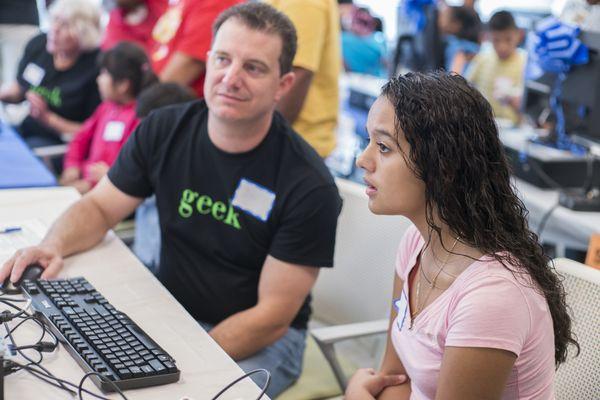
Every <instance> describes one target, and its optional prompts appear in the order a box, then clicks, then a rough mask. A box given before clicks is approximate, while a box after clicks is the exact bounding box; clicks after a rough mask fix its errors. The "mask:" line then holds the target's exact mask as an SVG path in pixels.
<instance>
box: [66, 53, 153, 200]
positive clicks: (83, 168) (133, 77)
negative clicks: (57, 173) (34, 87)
mask: <svg viewBox="0 0 600 400" xmlns="http://www.w3.org/2000/svg"><path fill="white" fill-rule="evenodd" d="M99 64H100V75H99V76H98V79H97V82H98V89H99V91H100V96H101V97H102V100H103V101H102V103H101V104H100V105H99V106H98V108H97V109H96V111H95V112H94V114H93V115H92V116H91V117H90V118H88V119H87V120H86V121H85V123H84V125H83V127H82V128H81V130H80V131H79V132H78V133H77V134H76V136H75V138H74V139H73V141H72V142H71V143H70V144H69V150H68V151H67V154H66V156H65V161H64V171H63V174H62V176H61V178H60V183H61V184H62V185H68V186H73V187H75V188H76V189H77V190H79V192H81V193H85V192H87V191H89V190H90V189H91V188H92V187H93V186H94V185H95V184H96V183H97V182H98V181H99V180H100V179H101V178H102V177H103V176H104V175H105V174H106V172H107V171H108V169H109V167H110V166H111V165H112V163H113V162H114V161H115V159H116V158H117V155H118V154H119V150H121V147H122V146H123V144H124V143H125V142H126V141H127V138H128V137H129V135H130V134H131V133H132V132H133V130H134V129H135V127H136V126H137V125H138V123H139V119H138V118H137V116H136V114H135V104H136V102H135V99H136V97H137V95H138V94H139V93H140V92H141V90H142V89H143V88H144V87H146V86H147V85H149V84H150V83H153V82H155V81H156V77H155V75H154V74H153V73H152V71H151V69H150V66H149V65H150V64H149V62H148V59H147V57H146V55H145V53H144V51H143V50H142V49H141V48H139V47H138V46H136V45H134V44H132V43H128V42H121V43H119V44H117V45H116V46H115V47H113V48H112V49H111V50H108V51H107V52H106V53H103V54H102V55H101V56H100V59H99Z"/></svg>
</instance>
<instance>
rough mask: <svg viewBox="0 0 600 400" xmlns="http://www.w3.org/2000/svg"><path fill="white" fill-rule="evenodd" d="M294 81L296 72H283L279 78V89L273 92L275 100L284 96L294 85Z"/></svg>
mask: <svg viewBox="0 0 600 400" xmlns="http://www.w3.org/2000/svg"><path fill="white" fill-rule="evenodd" d="M295 81H296V74H295V73H294V72H293V71H290V72H288V73H286V74H283V75H282V76H281V78H279V90H277V93H275V101H276V102H278V101H279V100H280V99H281V98H282V97H283V96H285V95H286V94H287V93H288V92H289V91H290V89H291V88H292V86H294V82H295Z"/></svg>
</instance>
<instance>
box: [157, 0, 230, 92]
mask: <svg viewBox="0 0 600 400" xmlns="http://www.w3.org/2000/svg"><path fill="white" fill-rule="evenodd" d="M240 2H241V1H240V0H171V1H169V8H168V9H167V10H166V11H165V13H164V14H163V15H162V16H161V17H160V18H159V20H158V21H157V22H156V24H155V25H154V29H153V30H152V40H153V44H152V50H151V52H150V61H151V62H152V67H153V69H154V72H156V74H157V75H158V77H159V79H160V80H161V81H162V82H176V83H179V84H180V85H183V86H189V87H191V88H192V89H194V91H195V92H196V95H197V96H198V97H203V87H204V73H205V70H206V57H207V56H206V53H207V52H208V50H209V49H210V44H211V40H212V24H213V21H214V20H215V18H216V17H217V15H219V14H220V13H221V11H223V10H225V9H227V8H229V7H231V6H233V5H234V4H237V3H240Z"/></svg>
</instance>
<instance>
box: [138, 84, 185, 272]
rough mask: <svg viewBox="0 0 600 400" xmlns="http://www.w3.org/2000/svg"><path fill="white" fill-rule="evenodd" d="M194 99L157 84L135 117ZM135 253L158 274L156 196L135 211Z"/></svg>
mask: <svg viewBox="0 0 600 400" xmlns="http://www.w3.org/2000/svg"><path fill="white" fill-rule="evenodd" d="M194 98H195V95H194V93H193V92H192V91H191V90H190V89H189V88H187V87H183V86H180V85H178V84H176V83H158V84H156V85H152V86H150V87H149V88H148V89H146V90H144V91H143V92H142V93H141V94H140V95H139V97H138V100H137V108H136V114H137V116H138V118H139V119H142V118H145V117H146V116H148V114H150V113H151V112H152V111H154V110H156V109H157V108H160V107H164V106H168V105H171V104H178V103H185V102H188V101H191V100H193V99H194ZM133 252H134V253H135V255H136V256H137V257H138V258H139V259H140V261H141V262H142V263H143V264H144V265H146V267H148V269H149V270H150V271H152V272H153V273H154V274H156V273H157V272H158V266H159V262H160V226H159V221H158V211H157V210H156V197H155V196H152V197H149V198H147V199H146V200H144V202H143V203H142V204H140V206H139V207H138V208H137V209H136V210H135V237H134V241H133Z"/></svg>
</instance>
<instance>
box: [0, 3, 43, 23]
mask: <svg viewBox="0 0 600 400" xmlns="http://www.w3.org/2000/svg"><path fill="white" fill-rule="evenodd" d="M0 24H17V25H38V24H39V19H38V10H37V4H36V1H35V0H0Z"/></svg>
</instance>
